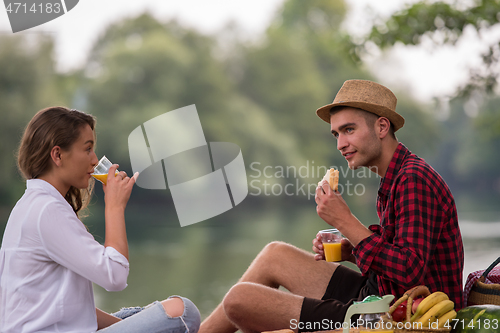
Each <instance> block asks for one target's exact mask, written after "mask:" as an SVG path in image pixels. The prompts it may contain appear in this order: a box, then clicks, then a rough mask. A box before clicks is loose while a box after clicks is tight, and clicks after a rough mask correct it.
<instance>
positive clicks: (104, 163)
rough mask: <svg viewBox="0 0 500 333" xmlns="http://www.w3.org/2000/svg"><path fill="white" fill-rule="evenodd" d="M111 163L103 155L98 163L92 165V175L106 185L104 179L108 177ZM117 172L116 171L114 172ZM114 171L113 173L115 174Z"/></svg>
mask: <svg viewBox="0 0 500 333" xmlns="http://www.w3.org/2000/svg"><path fill="white" fill-rule="evenodd" d="M112 165H113V163H111V162H110V161H109V160H108V158H107V157H106V156H103V157H102V158H101V159H100V160H99V163H97V165H96V166H95V167H94V172H93V173H92V177H94V178H95V179H97V180H98V181H100V182H101V183H103V184H104V185H106V180H107V179H108V172H109V168H110V167H111V166H112ZM116 173H118V172H116ZM116 173H115V175H116Z"/></svg>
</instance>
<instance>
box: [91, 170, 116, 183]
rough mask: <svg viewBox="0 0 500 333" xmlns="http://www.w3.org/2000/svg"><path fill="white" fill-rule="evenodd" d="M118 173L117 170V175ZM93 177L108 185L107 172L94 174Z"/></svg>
mask: <svg viewBox="0 0 500 333" xmlns="http://www.w3.org/2000/svg"><path fill="white" fill-rule="evenodd" d="M117 174H118V172H115V177H116V175H117ZM92 177H94V178H95V179H97V180H98V181H100V182H101V183H103V184H104V185H106V181H107V180H108V174H107V173H104V174H102V175H92Z"/></svg>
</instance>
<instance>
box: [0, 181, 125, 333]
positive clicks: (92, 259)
mask: <svg viewBox="0 0 500 333" xmlns="http://www.w3.org/2000/svg"><path fill="white" fill-rule="evenodd" d="M128 272H129V263H128V260H127V259H126V258H125V257H124V256H123V255H121V254H120V253H119V252H118V251H116V250H115V249H114V248H112V247H107V248H105V247H104V246H102V245H101V244H99V243H98V242H96V241H95V239H94V237H92V235H91V234H90V233H89V232H88V231H87V229H86V227H85V225H84V224H83V223H82V222H81V221H80V220H79V219H78V218H77V216H76V214H75V213H74V212H73V209H72V208H71V206H70V205H69V204H68V202H67V201H66V200H65V199H64V198H63V196H62V195H61V194H60V193H59V192H58V191H57V190H56V189H55V188H54V187H53V186H52V185H51V184H49V183H47V182H46V181H43V180H40V179H31V180H28V181H27V189H26V192H25V193H24V195H23V196H22V198H21V199H20V200H19V201H18V202H17V204H16V206H15V207H14V209H13V210H12V212H11V214H10V217H9V220H8V222H7V227H6V229H5V233H4V236H3V241H2V247H1V249H0V297H1V303H0V332H2V333H11V332H12V333H14V332H15V333H28V332H65V333H69V332H75V333H76V332H78V333H83V332H85V333H89V332H95V331H96V330H97V318H96V313H95V304H94V294H93V289H92V282H94V283H96V284H98V285H100V286H101V287H103V288H105V289H106V290H108V291H120V290H123V289H124V288H125V287H126V286H127V277H128Z"/></svg>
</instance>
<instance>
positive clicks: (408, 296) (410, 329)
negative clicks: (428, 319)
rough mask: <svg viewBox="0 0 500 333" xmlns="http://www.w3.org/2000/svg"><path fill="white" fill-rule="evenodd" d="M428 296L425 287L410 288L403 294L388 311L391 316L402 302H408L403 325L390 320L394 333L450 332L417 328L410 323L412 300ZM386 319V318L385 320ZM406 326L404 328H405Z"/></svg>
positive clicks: (449, 329) (447, 330) (440, 329)
mask: <svg viewBox="0 0 500 333" xmlns="http://www.w3.org/2000/svg"><path fill="white" fill-rule="evenodd" d="M428 295H430V292H429V289H428V288H427V287H425V286H417V287H415V288H412V289H410V290H408V291H407V292H405V293H404V295H403V296H402V297H401V298H400V299H398V300H397V301H396V302H395V303H394V304H393V305H392V306H391V307H390V309H389V314H391V315H392V313H393V312H394V310H396V308H397V307H398V306H399V305H400V304H401V303H403V302H404V301H406V300H407V301H408V304H407V306H406V322H404V323H398V322H395V321H393V320H390V322H391V323H392V327H393V328H394V333H445V332H450V331H451V328H438V329H431V328H417V327H414V325H412V324H411V323H410V318H411V308H412V305H413V300H414V299H415V298H417V297H418V296H424V297H426V296H428ZM387 319H388V318H386V320H387ZM405 324H406V328H405Z"/></svg>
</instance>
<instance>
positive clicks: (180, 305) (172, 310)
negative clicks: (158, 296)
mask: <svg viewBox="0 0 500 333" xmlns="http://www.w3.org/2000/svg"><path fill="white" fill-rule="evenodd" d="M161 304H162V306H163V309H164V310H165V313H166V314H167V315H168V316H169V317H172V318H177V317H180V318H181V319H182V321H183V322H184V324H185V325H186V328H187V329H188V332H190V333H193V332H198V330H199V328H200V323H201V316H200V311H199V310H198V308H197V307H196V305H195V304H194V303H193V302H192V301H191V300H189V299H187V298H185V297H180V296H171V297H169V298H168V299H166V300H164V301H162V302H161Z"/></svg>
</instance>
